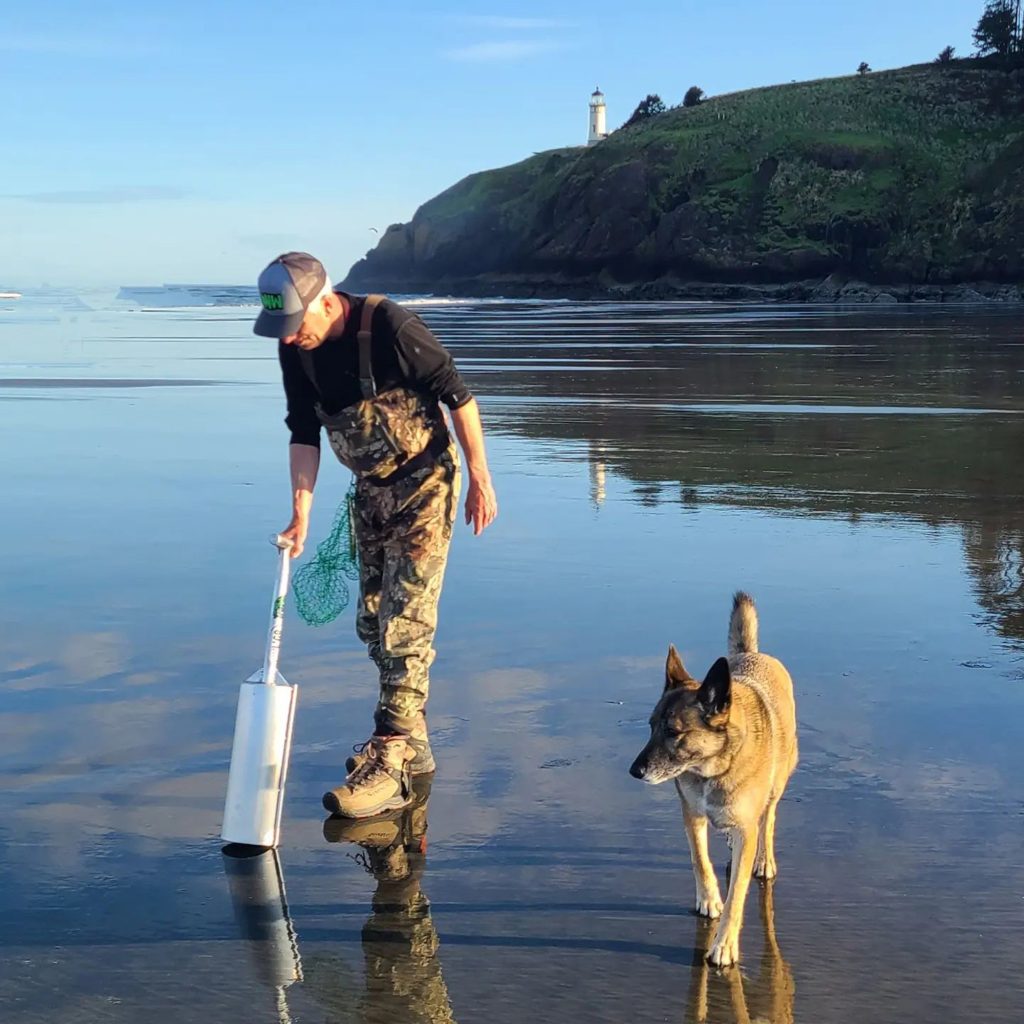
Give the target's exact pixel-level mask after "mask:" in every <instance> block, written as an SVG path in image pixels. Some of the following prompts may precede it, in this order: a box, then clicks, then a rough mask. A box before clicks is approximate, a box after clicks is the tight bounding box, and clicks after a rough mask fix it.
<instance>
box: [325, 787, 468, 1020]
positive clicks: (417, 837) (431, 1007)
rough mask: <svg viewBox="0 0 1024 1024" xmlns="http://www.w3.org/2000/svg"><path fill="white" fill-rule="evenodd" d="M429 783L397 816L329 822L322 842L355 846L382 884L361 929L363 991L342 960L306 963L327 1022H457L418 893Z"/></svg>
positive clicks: (423, 862)
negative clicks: (355, 989)
mask: <svg viewBox="0 0 1024 1024" xmlns="http://www.w3.org/2000/svg"><path fill="white" fill-rule="evenodd" d="M430 781H431V776H418V777H416V778H415V779H414V780H413V790H414V793H415V801H414V802H413V804H412V806H411V807H407V808H406V809H405V810H404V811H402V812H400V813H397V814H393V815H390V816H385V817H380V818H373V819H370V820H365V821H351V820H346V819H344V818H329V819H328V820H327V821H325V822H324V838H325V839H326V840H327V841H328V842H330V843H351V844H353V849H352V854H351V855H352V856H353V858H354V859H355V860H356V861H357V862H358V863H359V864H360V865H362V867H364V868H365V869H366V871H368V872H369V873H370V874H372V875H373V877H374V879H375V880H376V882H377V889H376V891H375V892H374V894H373V902H372V904H371V912H370V916H369V918H367V921H366V923H365V924H364V925H363V934H362V939H363V943H362V944H363V961H364V967H365V975H364V984H363V991H362V992H361V993H359V994H358V995H357V994H356V993H355V992H353V990H352V988H351V987H350V982H351V975H350V974H349V972H348V971H347V970H346V969H345V965H344V964H343V963H342V962H341V961H340V959H339V958H338V957H335V956H332V955H330V954H327V955H319V956H311V957H308V958H307V960H306V965H305V975H306V982H305V984H306V988H307V989H308V990H309V991H310V993H311V994H312V995H313V998H314V999H316V1001H317V1002H318V1003H319V1004H320V1005H321V1006H322V1007H324V1008H325V1009H326V1010H327V1011H328V1013H329V1014H331V1015H330V1016H329V1017H328V1018H327V1019H328V1021H329V1022H330V1024H342V1022H348V1021H360V1022H365V1024H454V1017H453V1016H452V1008H451V1002H450V1000H449V998H448V988H447V986H446V985H445V981H444V976H443V975H442V973H441V960H440V957H439V956H438V945H439V941H438V937H437V930H436V929H435V928H434V923H433V921H432V920H431V918H430V901H429V900H428V899H427V896H426V893H424V892H423V889H422V888H421V881H422V878H423V871H424V868H425V867H426V859H427V801H428V798H429V796H430Z"/></svg>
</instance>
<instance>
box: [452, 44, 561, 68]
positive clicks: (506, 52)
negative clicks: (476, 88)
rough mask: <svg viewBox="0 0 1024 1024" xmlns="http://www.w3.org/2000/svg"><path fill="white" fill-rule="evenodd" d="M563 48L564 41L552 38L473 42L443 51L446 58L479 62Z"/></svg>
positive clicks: (521, 58) (520, 56) (510, 58)
mask: <svg viewBox="0 0 1024 1024" xmlns="http://www.w3.org/2000/svg"><path fill="white" fill-rule="evenodd" d="M564 48H565V44H564V43H559V42H555V41H554V40H552V39H520V40H503V41H501V42H489V43H474V44H473V45H472V46H461V47H458V48H457V49H455V50H447V51H445V54H444V55H445V57H447V58H448V60H458V61H467V62H473V63H481V62H484V61H502V60H506V61H512V60H524V59H525V58H527V57H536V56H537V55H538V54H541V53H551V52H552V51H553V50H561V49H564Z"/></svg>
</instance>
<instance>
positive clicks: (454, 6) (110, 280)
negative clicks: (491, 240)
mask: <svg viewBox="0 0 1024 1024" xmlns="http://www.w3.org/2000/svg"><path fill="white" fill-rule="evenodd" d="M983 6H984V3H983V0H897V2H893V0H858V2H857V3H851V4H834V3H831V2H829V0H817V2H809V0H777V2H776V3H773V4H767V3H764V2H763V0H733V2H731V3H729V4H720V5H718V4H709V3H707V2H706V0H676V2H669V0H650V2H643V0H635V2H633V3H624V2H622V0H615V2H612V0H586V2H582V0H561V2H559V3H553V2H551V0H548V2H546V3H541V2H535V0H518V2H517V3H515V4H508V5H507V6H505V7H500V6H492V5H490V4H488V5H486V6H485V5H482V4H471V3H469V2H466V0H448V2H444V0H437V2H436V3H431V2H430V0H426V2H424V0H416V2H411V0H402V2H397V3H388V2H383V0H377V2H374V3H362V4H356V3H351V2H342V0H336V2H328V0H306V2H305V3H302V4H286V3H281V2H276V3H270V2H267V0H245V2H242V0H223V2H218V0H176V2H175V3H173V4H170V3H160V2H153V3H148V4H143V3H141V2H139V0H131V2H127V0H92V2H90V3H82V2H81V0H58V2H53V0H38V2H34V3H28V2H25V0H6V2H5V3H4V4H3V16H2V18H0V96H2V97H3V99H2V100H0V110H2V120H3V128H2V132H0V289H5V288H32V287H38V286H40V285H41V284H44V283H45V284H49V285H54V286H58V285H59V286H79V287H83V286H88V287H104V288H105V287H114V288H116V287H118V286H120V285H150V284H160V283H210V284H250V283H252V282H253V281H254V280H255V277H256V276H257V274H258V273H259V270H260V269H261V268H262V267H263V266H264V265H265V264H266V263H267V262H268V261H269V260H270V259H272V258H273V257H274V256H275V255H277V254H278V253H279V252H281V251H283V250H286V249H305V250H307V251H310V252H313V253H314V254H316V255H317V256H319V257H320V259H321V260H323V262H324V263H325V265H326V266H327V268H328V271H329V272H330V273H331V275H332V277H333V278H334V279H335V280H340V279H341V278H342V277H344V275H345V273H346V272H347V271H348V268H349V267H350V266H351V265H352V263H354V262H355V261H356V260H357V259H359V258H360V257H361V256H362V255H364V254H365V252H366V251H367V250H368V249H370V248H372V247H373V246H374V245H375V244H376V240H377V238H378V234H377V233H375V232H383V231H384V229H385V228H386V227H387V225H389V224H392V223H397V222H405V221H408V220H410V219H411V218H412V215H413V214H414V213H415V211H416V209H417V207H419V206H420V205H421V204H423V203H424V202H426V201H427V200H428V199H430V198H431V197H433V196H435V195H437V194H438V193H439V192H441V191H443V190H444V189H446V188H448V187H449V186H450V185H453V184H455V183H456V182H457V181H459V180H460V179H462V178H463V177H465V176H466V175H467V174H471V173H473V172H475V171H480V170H485V169H487V168H491V167H500V166H504V165H507V164H511V163H516V162H517V161H519V160H522V159H524V158H526V157H528V156H530V155H531V154H533V153H535V152H539V151H541V150H546V149H553V148H556V147H560V146H566V145H575V144H582V143H584V142H585V141H586V135H587V117H588V108H587V104H588V100H589V97H590V93H591V92H592V91H593V89H594V88H595V87H596V86H599V87H600V88H601V90H602V91H603V92H604V94H605V97H606V102H607V105H608V127H609V129H612V128H615V127H617V126H619V125H620V124H622V122H623V121H625V120H626V118H627V117H628V116H629V115H630V113H631V112H632V110H633V109H634V107H635V106H636V104H637V103H638V102H639V101H640V100H641V99H643V98H644V96H646V95H647V94H648V93H657V94H659V95H660V96H661V97H662V99H663V100H664V101H665V102H666V103H667V104H670V105H671V104H675V103H678V102H679V101H680V100H681V99H682V97H683V94H684V93H685V92H686V90H687V88H688V87H689V86H691V85H698V86H700V87H701V88H702V89H703V90H704V91H705V93H707V94H708V95H715V94H717V93H725V92H732V91H734V90H737V89H747V88H753V87H757V86H763V85H771V84H775V83H779V82H789V81H792V80H794V79H795V80H805V79H813V78H823V77H831V76H836V75H845V74H850V73H852V72H853V71H854V70H855V69H856V67H857V65H858V64H859V63H860V62H861V61H862V60H863V61H867V62H868V63H869V64H870V65H871V67H872V68H873V69H875V70H881V69H884V68H893V67H901V66H904V65H906V64H913V63H919V62H923V61H927V60H931V59H932V58H934V57H935V56H936V54H938V52H939V51H940V50H941V49H942V48H943V47H944V46H946V45H951V46H954V47H955V48H956V52H957V54H958V55H961V56H966V55H968V54H969V53H970V52H971V51H972V42H971V32H972V30H973V28H974V25H975V24H976V23H977V20H978V17H979V15H980V13H981V10H982V8H983ZM482 10H486V11H487V13H481V11H482Z"/></svg>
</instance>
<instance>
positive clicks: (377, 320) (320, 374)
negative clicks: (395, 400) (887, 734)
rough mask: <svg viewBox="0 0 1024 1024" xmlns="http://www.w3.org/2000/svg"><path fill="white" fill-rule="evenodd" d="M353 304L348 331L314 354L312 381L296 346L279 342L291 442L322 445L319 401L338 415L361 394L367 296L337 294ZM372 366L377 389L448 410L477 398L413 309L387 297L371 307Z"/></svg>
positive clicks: (348, 319)
mask: <svg viewBox="0 0 1024 1024" xmlns="http://www.w3.org/2000/svg"><path fill="white" fill-rule="evenodd" d="M338 294H340V295H343V296H344V297H345V298H346V299H347V300H348V302H349V312H348V317H347V318H346V320H345V329H344V331H343V332H342V333H341V334H339V335H338V336H337V337H336V338H328V339H327V340H326V341H325V342H324V343H323V344H322V345H320V346H319V347H318V348H315V349H313V351H312V352H311V353H310V355H311V356H312V360H311V362H312V379H311V378H310V376H308V375H307V373H306V369H305V367H304V366H303V359H302V355H301V353H300V350H299V349H298V348H297V347H296V346H295V345H285V344H284V342H281V343H279V344H278V347H277V358H278V361H279V362H280V363H281V374H282V377H283V379H284V392H285V397H286V398H287V401H288V415H287V416H286V417H285V423H286V424H287V426H288V429H289V430H290V431H291V443H292V444H308V445H314V446H316V447H319V445H320V420H319V418H318V417H317V414H316V403H317V402H319V403H320V405H321V406H322V407H323V410H324V412H326V413H328V414H334V413H336V412H338V411H339V410H340V409H344V408H345V407H346V406H349V405H353V404H354V403H356V402H358V401H360V400H361V399H362V397H363V394H362V391H361V390H360V387H359V342H358V337H357V336H358V333H359V323H360V320H361V319H362V314H363V304H364V302H365V301H366V297H365V296H363V295H349V294H348V293H347V292H339V293H338ZM370 351H371V365H372V368H373V377H374V381H375V382H376V385H377V393H378V394H380V393H382V392H384V391H389V390H391V389H392V388H396V387H406V388H409V389H410V390H413V391H419V392H420V393H422V394H423V395H425V396H428V397H430V398H433V399H434V401H440V402H444V404H445V405H447V406H448V407H449V408H450V409H457V408H459V406H460V405H465V404H466V403H467V402H468V401H469V400H470V399H471V398H472V397H473V396H472V395H471V394H470V392H469V389H468V388H467V387H466V385H465V383H464V382H463V380H462V377H461V376H460V374H459V371H458V370H457V369H456V368H455V363H454V362H453V361H452V357H451V353H449V352H448V350H447V349H446V348H445V347H444V346H443V345H442V344H441V343H440V342H439V341H438V340H437V338H436V337H434V335H433V333H431V331H430V328H429V327H427V325H426V324H425V323H424V322H423V321H422V320H421V319H420V318H419V317H418V316H416V314H415V313H411V312H410V311H409V310H407V309H404V308H403V307H402V306H400V305H398V303H396V302H392V301H391V300H390V299H385V300H384V301H383V302H381V303H380V305H378V306H377V308H376V309H375V310H374V311H373V342H372V344H371V349H370Z"/></svg>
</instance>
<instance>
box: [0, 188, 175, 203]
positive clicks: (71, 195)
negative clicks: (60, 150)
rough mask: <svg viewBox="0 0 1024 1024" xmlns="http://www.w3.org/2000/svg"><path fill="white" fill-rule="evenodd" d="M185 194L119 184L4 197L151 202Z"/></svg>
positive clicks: (77, 201)
mask: <svg viewBox="0 0 1024 1024" xmlns="http://www.w3.org/2000/svg"><path fill="white" fill-rule="evenodd" d="M187 196H188V192H187V191H186V190H185V189H181V188H174V187H170V186H165V185H121V186H114V187H112V188H89V189H78V190H69V191H65V192H27V193H24V194H22V195H8V196H4V198H5V199H22V200H24V201H25V202H29V203H151V202H166V201H168V200H170V201H176V200H179V199H185V198H186V197H187Z"/></svg>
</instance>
